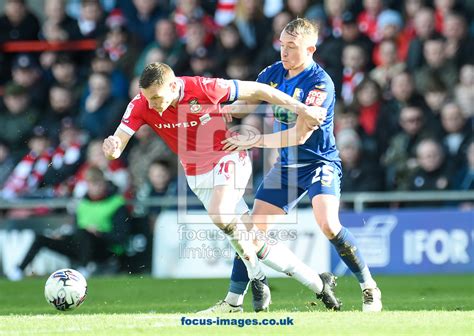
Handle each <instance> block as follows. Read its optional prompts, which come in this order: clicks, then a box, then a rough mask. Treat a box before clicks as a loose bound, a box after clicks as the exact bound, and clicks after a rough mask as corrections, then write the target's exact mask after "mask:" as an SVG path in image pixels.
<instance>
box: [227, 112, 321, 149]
mask: <svg viewBox="0 0 474 336" xmlns="http://www.w3.org/2000/svg"><path fill="white" fill-rule="evenodd" d="M314 131H315V128H314V127H312V126H309V125H308V124H307V123H306V121H305V119H303V118H297V119H296V124H295V126H294V127H291V128H289V129H287V130H284V131H281V132H276V133H269V134H250V133H249V134H245V133H244V134H235V135H233V136H231V137H229V138H227V139H225V140H223V141H222V143H223V144H224V147H223V150H225V151H241V150H245V149H249V148H252V147H260V148H283V147H291V146H298V145H302V144H304V143H305V142H306V140H308V138H309V137H310V136H311V134H313V132H314Z"/></svg>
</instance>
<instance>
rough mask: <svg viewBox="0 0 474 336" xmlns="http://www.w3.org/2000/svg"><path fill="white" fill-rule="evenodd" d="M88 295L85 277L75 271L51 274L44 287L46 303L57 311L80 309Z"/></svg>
mask: <svg viewBox="0 0 474 336" xmlns="http://www.w3.org/2000/svg"><path fill="white" fill-rule="evenodd" d="M86 295H87V282H86V279H85V278H84V276H83V275H82V274H81V273H79V272H78V271H76V270H73V269H60V270H57V271H56V272H54V273H53V274H51V275H50V276H49V278H48V280H47V281H46V284H45V286H44V296H45V298H46V301H48V303H49V304H51V305H52V306H53V307H54V308H56V309H57V310H62V311H64V310H72V309H75V308H77V307H79V306H80V305H81V304H82V303H83V302H84V300H85V298H86Z"/></svg>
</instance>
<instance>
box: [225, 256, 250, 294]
mask: <svg viewBox="0 0 474 336" xmlns="http://www.w3.org/2000/svg"><path fill="white" fill-rule="evenodd" d="M249 281H250V279H249V275H248V273H247V267H245V264H244V262H243V261H242V259H240V257H239V256H238V255H237V254H236V255H235V257H234V265H233V266H232V275H231V276H230V286H229V292H232V293H235V294H244V292H245V289H247V284H248V282H249Z"/></svg>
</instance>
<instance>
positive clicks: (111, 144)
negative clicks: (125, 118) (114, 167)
mask: <svg viewBox="0 0 474 336" xmlns="http://www.w3.org/2000/svg"><path fill="white" fill-rule="evenodd" d="M121 147H122V141H121V140H120V138H119V137H116V136H113V135H111V136H109V137H108V138H107V139H105V140H104V142H103V143H102V151H103V152H104V155H105V157H106V158H107V159H109V160H115V159H117V158H118V157H119V156H120V154H121V150H120V149H121Z"/></svg>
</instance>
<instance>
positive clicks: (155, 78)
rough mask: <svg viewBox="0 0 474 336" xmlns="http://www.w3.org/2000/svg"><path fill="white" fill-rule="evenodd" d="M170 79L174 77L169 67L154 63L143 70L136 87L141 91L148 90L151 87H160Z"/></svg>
mask: <svg viewBox="0 0 474 336" xmlns="http://www.w3.org/2000/svg"><path fill="white" fill-rule="evenodd" d="M172 77H174V72H173V69H171V67H170V66H169V65H167V64H165V63H160V62H154V63H150V64H148V65H147V66H146V67H145V69H143V72H142V74H141V76H140V79H139V81H138V85H139V86H140V88H142V89H148V88H149V87H150V86H152V85H158V86H162V85H163V84H164V83H166V82H167V81H168V80H169V79H170V78H172Z"/></svg>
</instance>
